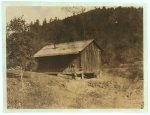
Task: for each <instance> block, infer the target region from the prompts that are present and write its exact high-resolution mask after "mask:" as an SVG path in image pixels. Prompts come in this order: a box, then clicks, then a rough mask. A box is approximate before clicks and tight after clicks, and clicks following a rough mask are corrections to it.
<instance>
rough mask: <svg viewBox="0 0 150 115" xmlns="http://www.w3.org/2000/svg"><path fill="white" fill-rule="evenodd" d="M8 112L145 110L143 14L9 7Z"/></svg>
mask: <svg viewBox="0 0 150 115" xmlns="http://www.w3.org/2000/svg"><path fill="white" fill-rule="evenodd" d="M6 58H7V59H6V64H7V77H6V97H7V102H6V104H7V109H116V108H119V109H143V108H144V88H143V84H144V75H143V7H141V6H109V7H108V6H76V5H74V6H7V7H6Z"/></svg>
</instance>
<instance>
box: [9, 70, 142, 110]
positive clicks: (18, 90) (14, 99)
mask: <svg viewBox="0 0 150 115" xmlns="http://www.w3.org/2000/svg"><path fill="white" fill-rule="evenodd" d="M18 75H19V72H18V71H16V70H8V76H7V107H8V108H9V109H10V108H18V109H19V108H26V109H28V108H30V109H32V108H40V109H42V108H93V109H95V108H100V109H101V108H125V109H126V108H143V106H144V102H143V101H144V100H143V80H140V79H128V78H125V77H124V78H123V77H120V76H118V75H117V74H115V76H111V74H110V73H108V72H103V77H100V78H92V79H84V80H81V79H77V80H73V79H71V77H69V76H53V75H47V74H43V73H35V72H25V74H24V78H23V87H22V83H21V81H20V77H19V76H18Z"/></svg>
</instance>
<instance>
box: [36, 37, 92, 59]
mask: <svg viewBox="0 0 150 115" xmlns="http://www.w3.org/2000/svg"><path fill="white" fill-rule="evenodd" d="M93 41H94V39H90V40H83V41H75V42H68V43H59V44H55V47H54V44H52V45H47V46H45V47H43V48H42V49H41V50H39V51H38V52H37V53H36V54H35V55H34V57H45V56H58V55H69V54H78V53H79V52H81V51H82V50H83V49H85V48H86V47H87V46H88V45H89V44H90V43H92V42H93Z"/></svg>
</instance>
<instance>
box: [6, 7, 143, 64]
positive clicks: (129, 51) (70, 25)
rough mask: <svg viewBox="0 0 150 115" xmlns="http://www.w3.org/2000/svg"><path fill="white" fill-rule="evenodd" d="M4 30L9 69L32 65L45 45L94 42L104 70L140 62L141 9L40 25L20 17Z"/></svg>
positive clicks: (96, 13)
mask: <svg viewBox="0 0 150 115" xmlns="http://www.w3.org/2000/svg"><path fill="white" fill-rule="evenodd" d="M49 15H50V14H49ZM6 29H7V30H6V32H7V33H6V40H7V41H6V43H7V44H6V46H7V66H8V67H15V66H19V65H23V64H25V63H31V62H33V61H34V59H33V58H32V56H33V55H34V53H36V52H37V51H38V50H39V49H40V48H42V47H43V46H45V45H47V44H52V43H60V42H70V41H76V40H84V39H95V41H96V42H97V43H98V44H99V46H100V47H101V48H102V49H103V52H102V61H103V64H105V65H107V66H110V67H116V66H118V65H120V64H127V63H134V62H135V61H142V60H143V9H142V8H134V7H117V8H105V7H103V8H95V9H93V10H91V11H88V12H82V13H80V14H77V15H72V16H70V17H67V18H65V19H63V20H59V19H58V18H57V17H56V18H55V19H49V20H46V19H45V20H44V21H43V23H42V25H41V24H40V22H39V20H38V19H37V20H36V21H35V22H31V23H30V24H27V23H26V21H25V20H24V19H23V16H21V17H18V18H17V17H16V18H14V19H12V20H11V21H10V22H9V23H7V27H6Z"/></svg>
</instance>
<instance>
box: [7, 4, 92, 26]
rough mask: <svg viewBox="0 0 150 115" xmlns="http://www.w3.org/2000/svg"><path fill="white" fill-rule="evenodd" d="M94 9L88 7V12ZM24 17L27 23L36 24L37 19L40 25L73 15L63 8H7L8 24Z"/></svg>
mask: <svg viewBox="0 0 150 115" xmlns="http://www.w3.org/2000/svg"><path fill="white" fill-rule="evenodd" d="M93 8H94V7H86V11H88V10H91V9H93ZM22 15H24V16H23V18H24V19H25V20H26V22H27V23H30V22H31V21H32V22H34V21H35V20H36V19H39V21H40V23H42V21H43V20H44V19H46V20H47V21H49V20H50V18H52V19H54V18H55V17H57V18H59V19H64V18H66V17H68V16H71V15H72V13H70V12H67V11H66V10H63V7H62V6H61V7H60V6H8V7H7V8H6V22H9V21H10V20H11V19H13V18H14V17H21V16H22Z"/></svg>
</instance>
